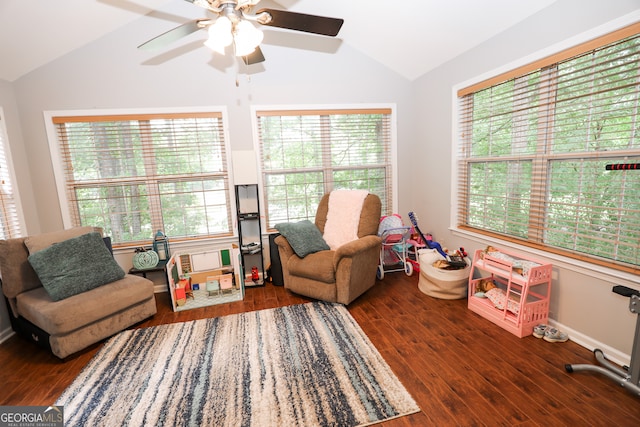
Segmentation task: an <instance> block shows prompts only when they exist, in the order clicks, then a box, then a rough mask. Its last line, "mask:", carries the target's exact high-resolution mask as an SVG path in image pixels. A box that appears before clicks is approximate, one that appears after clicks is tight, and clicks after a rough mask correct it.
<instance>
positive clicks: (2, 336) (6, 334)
mask: <svg viewBox="0 0 640 427" xmlns="http://www.w3.org/2000/svg"><path fill="white" fill-rule="evenodd" d="M15 334H16V333H15V332H14V330H13V329H11V328H7V329H5V330H4V331H1V332H0V344H2V343H3V342H5V341H6V340H8V339H9V338H11V337H12V336H14V335H15Z"/></svg>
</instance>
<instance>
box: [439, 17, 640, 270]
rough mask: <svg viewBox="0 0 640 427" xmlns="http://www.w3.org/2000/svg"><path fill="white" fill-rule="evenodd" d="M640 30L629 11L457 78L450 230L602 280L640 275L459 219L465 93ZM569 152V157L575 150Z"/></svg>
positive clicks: (454, 98)
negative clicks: (476, 73)
mask: <svg viewBox="0 0 640 427" xmlns="http://www.w3.org/2000/svg"><path fill="white" fill-rule="evenodd" d="M639 32H640V22H638V20H637V17H633V16H628V17H626V19H621V20H618V21H617V22H612V23H609V24H607V25H603V26H601V27H599V28H597V29H594V30H591V31H588V32H585V33H582V34H580V35H578V36H576V37H574V38H572V39H569V40H565V41H562V42H560V43H557V44H555V45H553V46H550V47H547V48H545V49H543V50H541V51H538V52H535V53H533V54H531V55H529V56H527V57H524V58H521V59H519V60H516V61H514V62H511V63H508V64H506V65H504V66H502V67H499V68H497V69H494V70H492V71H488V72H486V73H483V74H481V75H479V76H476V77H474V78H471V79H469V80H466V81H464V82H461V83H458V84H456V85H454V86H453V87H452V92H451V97H452V98H451V99H452V115H453V129H452V143H453V144H452V145H453V147H452V148H453V150H452V153H453V155H452V156H451V183H452V193H451V198H452V206H453V207H455V208H454V209H452V210H451V211H450V218H449V219H450V230H451V231H452V233H453V234H454V235H458V236H461V237H466V238H470V239H472V240H474V241H477V242H479V243H481V244H485V245H486V244H487V242H490V243H494V244H501V245H505V246H508V247H511V248H515V249H518V250H523V251H527V252H530V253H534V254H536V255H538V256H540V257H546V258H548V259H551V260H554V261H555V263H556V264H557V265H560V266H563V267H565V268H568V269H571V270H574V271H578V272H580V273H585V274H590V275H593V276H594V277H599V278H601V279H603V280H611V278H612V277H615V278H618V279H623V280H632V281H636V280H637V275H638V273H639V272H640V268H635V267H633V266H628V265H622V264H618V263H617V262H616V261H609V260H604V259H599V258H597V257H596V258H594V257H590V256H588V255H586V254H579V253H571V252H570V251H568V250H562V249H557V248H553V247H549V246H546V245H544V244H539V243H533V242H527V241H524V240H522V239H518V238H515V237H510V236H506V235H502V234H499V233H494V232H490V231H486V230H481V229H477V228H473V227H470V226H465V225H461V224H459V206H460V199H461V197H460V195H459V191H460V183H459V176H460V175H459V174H460V170H459V165H460V157H459V154H458V153H459V152H460V150H461V144H462V141H461V137H460V135H461V133H462V132H463V131H464V130H463V129H462V127H461V124H460V117H461V114H462V110H463V106H462V103H461V102H460V97H461V96H462V95H465V94H469V93H473V92H476V91H479V90H481V89H483V88H487V87H491V86H493V85H496V84H498V83H499V82H502V81H506V80H509V79H513V78H514V77H517V76H520V75H524V74H527V73H528V72H531V71H534V70H536V69H541V68H544V67H546V66H548V65H550V64H554V63H558V62H561V61H563V60H564V59H568V58H571V57H573V56H576V55H578V54H579V53H581V52H587V51H590V50H593V49H595V48H597V47H600V46H604V45H607V44H609V43H612V42H615V41H616V40H622V39H624V38H626V37H629V36H632V35H635V34H638V33H639ZM623 154H624V153H623ZM558 157H562V156H558ZM565 157H570V155H569V156H565ZM507 159H508V158H507ZM465 197H468V196H465Z"/></svg>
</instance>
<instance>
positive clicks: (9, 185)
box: [0, 111, 22, 239]
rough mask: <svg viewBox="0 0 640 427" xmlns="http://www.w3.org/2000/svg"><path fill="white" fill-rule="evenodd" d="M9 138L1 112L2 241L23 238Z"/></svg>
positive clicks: (0, 112)
mask: <svg viewBox="0 0 640 427" xmlns="http://www.w3.org/2000/svg"><path fill="white" fill-rule="evenodd" d="M8 143H9V141H8V138H7V132H6V128H5V124H4V118H3V115H2V111H0V239H12V238H15V237H21V236H22V224H21V221H20V215H19V212H18V200H17V195H16V194H15V187H14V185H13V182H12V173H11V169H10V159H9V150H8V148H7V147H8Z"/></svg>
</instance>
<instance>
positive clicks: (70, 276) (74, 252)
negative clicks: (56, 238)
mask: <svg viewBox="0 0 640 427" xmlns="http://www.w3.org/2000/svg"><path fill="white" fill-rule="evenodd" d="M28 259H29V263H30V264H31V266H32V267H33V269H34V270H35V272H36V274H37V275H38V278H39V279H40V282H41V283H42V286H43V287H44V289H45V290H46V291H47V293H48V294H49V296H50V297H51V299H52V300H54V301H60V300H62V299H65V298H68V297H70V296H73V295H77V294H79V293H82V292H85V291H88V290H91V289H94V288H97V287H98V286H102V285H105V284H107V283H111V282H114V281H116V280H120V279H122V278H123V277H124V271H123V270H122V268H121V267H120V266H119V265H118V263H117V262H116V261H115V259H113V256H112V255H111V253H110V252H109V249H107V247H106V246H105V244H104V241H103V240H102V237H101V236H100V234H99V233H96V232H92V233H87V234H83V235H81V236H78V237H73V238H71V239H68V240H65V241H62V242H60V243H54V244H53V245H51V246H49V247H48V248H46V249H42V250H40V251H38V252H35V253H33V254H31V255H29V258H28Z"/></svg>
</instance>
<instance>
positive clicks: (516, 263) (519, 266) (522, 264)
mask: <svg viewBox="0 0 640 427" xmlns="http://www.w3.org/2000/svg"><path fill="white" fill-rule="evenodd" d="M483 254H488V255H490V256H492V257H494V258H498V259H501V260H503V261H508V262H510V263H511V265H512V267H513V272H514V273H517V274H519V275H521V276H523V277H527V274H528V273H529V270H531V269H532V268H533V267H539V266H540V264H538V263H536V262H533V261H528V260H525V259H518V258H513V257H511V256H509V255H507V254H505V253H502V252H500V250H498V249H496V248H494V247H493V246H487V248H486V249H485V250H484V253H483Z"/></svg>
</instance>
